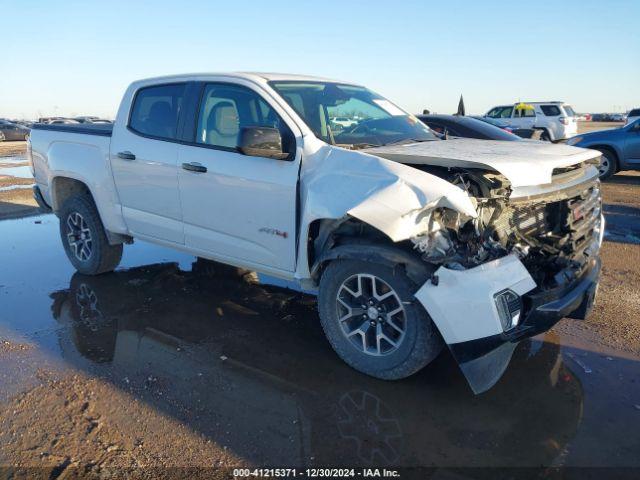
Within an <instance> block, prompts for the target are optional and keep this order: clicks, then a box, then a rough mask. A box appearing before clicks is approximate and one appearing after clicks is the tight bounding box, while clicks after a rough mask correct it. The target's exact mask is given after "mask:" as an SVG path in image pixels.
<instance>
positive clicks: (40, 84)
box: [0, 0, 640, 119]
mask: <svg viewBox="0 0 640 480" xmlns="http://www.w3.org/2000/svg"><path fill="white" fill-rule="evenodd" d="M639 24H640V0H598V1H594V0H580V1H574V0H555V1H548V0H536V1H535V2H534V1H528V2H522V1H518V0H509V1H494V0H475V1H474V0H439V1H428V0H423V1H412V0H387V1H377V0H369V1H360V0H353V1H350V0H341V1H334V0H321V1H313V2H312V1H304V0H296V1H279V0H269V1H267V2H264V1H255V2H254V1H249V0H235V1H233V0H226V1H214V0H191V1H182V2H180V1H176V0H173V1H165V0H154V1H147V0H141V1H135V0H129V1H125V0H103V1H93V0H57V1H53V0H51V1H46V0H42V1H39V0H0V26H1V30H0V31H1V32H2V39H3V40H2V42H1V44H2V48H0V51H1V52H2V54H1V55H0V118H2V117H6V118H26V119H33V118H37V117H38V116H49V115H61V116H72V115H99V116H103V117H107V118H113V117H114V116H115V113H116V110H117V107H118V104H119V102H120V98H121V96H122V94H123V93H124V90H125V88H126V86H127V85H128V84H129V83H130V82H132V81H134V80H137V79H140V78H146V77H152V76H158V75H167V74H173V73H189V72H224V71H264V72H285V73H301V74H308V75H319V76H323V77H329V78H336V79H339V80H343V81H346V82H354V83H359V84H363V85H365V86H367V87H369V88H371V89H372V90H375V91H376V92H378V93H380V94H382V95H383V96H385V97H387V98H389V99H390V100H392V101H394V102H395V103H397V104H398V105H400V106H402V107H403V108H405V109H406V110H408V111H410V112H413V113H419V112H422V110H423V109H425V108H427V109H429V110H431V111H432V112H438V113H453V112H454V111H455V110H456V108H457V105H458V100H459V97H460V95H461V94H462V95H464V100H465V105H466V109H467V112H472V113H484V112H486V111H487V110H488V109H489V108H490V107H492V106H494V105H499V104H505V103H507V104H508V103H512V102H515V101H538V100H562V101H566V102H569V103H571V104H572V105H574V108H575V110H576V111H578V112H613V111H616V112H619V111H626V110H628V109H630V108H632V107H640V29H639V28H638V25H639Z"/></svg>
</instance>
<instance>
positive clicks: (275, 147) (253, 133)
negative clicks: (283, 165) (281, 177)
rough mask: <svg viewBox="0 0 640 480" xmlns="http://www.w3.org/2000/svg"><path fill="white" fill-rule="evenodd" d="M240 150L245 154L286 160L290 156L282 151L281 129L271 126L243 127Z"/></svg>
mask: <svg viewBox="0 0 640 480" xmlns="http://www.w3.org/2000/svg"><path fill="white" fill-rule="evenodd" d="M238 150H240V152H241V153H243V154H244V155H250V156H252V157H266V158H275V159H277V160H284V159H285V158H287V157H288V156H289V154H288V153H285V152H283V151H282V136H281V135H280V131H279V130H278V129H277V128H271V127H242V128H241V129H240V144H239V145H238Z"/></svg>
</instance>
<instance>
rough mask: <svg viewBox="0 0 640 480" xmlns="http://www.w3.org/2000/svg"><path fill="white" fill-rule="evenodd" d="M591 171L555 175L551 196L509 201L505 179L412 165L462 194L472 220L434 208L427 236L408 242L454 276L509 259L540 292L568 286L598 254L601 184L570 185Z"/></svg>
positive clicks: (561, 171)
mask: <svg viewBox="0 0 640 480" xmlns="http://www.w3.org/2000/svg"><path fill="white" fill-rule="evenodd" d="M590 164H591V162H589V163H587V162H583V163H580V164H577V165H575V166H573V167H568V168H563V169H556V170H554V184H556V185H554V188H553V189H552V190H551V191H550V192H549V193H546V194H543V195H536V196H527V197H524V198H523V197H518V198H514V195H513V189H512V187H511V185H510V182H509V181H508V179H507V178H506V177H505V176H503V175H502V174H500V173H498V172H495V171H487V170H481V169H468V168H446V167H434V166H429V165H412V166H413V167H414V168H417V169H420V170H423V171H425V172H428V173H430V174H433V175H436V176H438V177H440V178H442V179H444V180H447V181H448V182H450V183H452V184H454V185H456V186H458V187H459V188H461V189H463V190H464V191H466V192H467V193H468V194H469V196H470V197H471V198H472V199H473V200H474V201H475V203H476V208H477V217H476V218H472V217H470V216H467V215H465V214H463V213H460V212H457V211H455V210H452V209H449V208H436V209H433V210H431V211H429V212H426V213H425V215H428V218H427V219H424V220H423V222H425V223H426V224H427V227H428V228H427V229H426V231H425V233H424V234H420V235H418V236H415V237H412V238H411V242H412V243H413V245H414V247H415V249H417V250H418V251H419V252H420V253H421V254H422V258H423V260H425V261H426V262H429V263H432V264H435V265H442V266H445V267H447V268H450V269H454V270H464V269H468V268H472V267H475V266H478V265H480V264H482V263H485V262H488V261H491V260H494V259H496V258H500V257H503V256H505V255H508V254H513V253H515V254H516V255H517V256H518V257H519V258H520V260H521V261H522V263H523V264H524V265H525V267H526V268H527V270H528V271H529V273H530V275H531V276H532V277H533V278H534V280H535V281H536V283H537V284H538V285H539V286H541V287H542V288H545V287H553V286H556V285H558V284H562V283H564V282H566V281H570V280H572V279H573V278H575V276H577V275H579V274H580V272H581V271H582V268H583V267H584V265H585V264H586V263H587V260H588V259H589V258H590V257H591V256H593V255H596V254H597V251H598V237H599V234H600V228H601V225H600V217H601V196H600V188H599V181H598V180H597V177H596V178H595V179H594V178H590V180H589V181H586V182H582V183H578V184H577V185H575V184H571V179H575V178H577V177H578V176H580V175H584V173H585V172H586V169H588V168H592V167H590ZM570 184H571V188H569V187H567V188H564V187H565V186H567V185H570ZM572 277H573V278H572Z"/></svg>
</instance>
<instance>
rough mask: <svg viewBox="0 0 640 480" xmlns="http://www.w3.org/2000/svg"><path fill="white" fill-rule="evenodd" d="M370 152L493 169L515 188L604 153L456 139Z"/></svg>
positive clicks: (404, 159) (405, 160) (403, 160)
mask: <svg viewBox="0 0 640 480" xmlns="http://www.w3.org/2000/svg"><path fill="white" fill-rule="evenodd" d="M366 153H369V154H371V155H376V156H378V157H382V158H386V159H388V160H393V161H395V162H400V163H406V164H411V165H436V166H443V167H467V168H489V169H491V170H495V171H498V172H500V173H501V174H503V175H504V176H505V177H507V179H508V180H509V181H510V182H511V185H512V186H513V187H524V186H531V185H542V184H546V183H551V176H552V173H553V169H554V168H560V167H567V166H569V165H574V164H576V163H580V162H584V161H585V160H590V159H592V158H596V157H598V156H600V152H597V151H594V150H588V149H584V148H578V147H570V146H568V145H559V144H553V143H547V142H525V141H523V142H505V141H495V140H475V139H466V138H465V139H462V138H461V139H454V140H444V141H432V142H422V143H411V144H406V145H389V146H385V147H376V148H370V149H367V150H366Z"/></svg>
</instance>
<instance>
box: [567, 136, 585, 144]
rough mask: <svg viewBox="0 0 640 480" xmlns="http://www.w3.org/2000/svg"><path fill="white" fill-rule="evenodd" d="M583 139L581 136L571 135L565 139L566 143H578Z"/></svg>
mask: <svg viewBox="0 0 640 480" xmlns="http://www.w3.org/2000/svg"><path fill="white" fill-rule="evenodd" d="M582 140H583V137H581V136H577V137H571V138H569V139H568V140H567V145H575V144H576V143H580V142H581V141H582Z"/></svg>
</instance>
